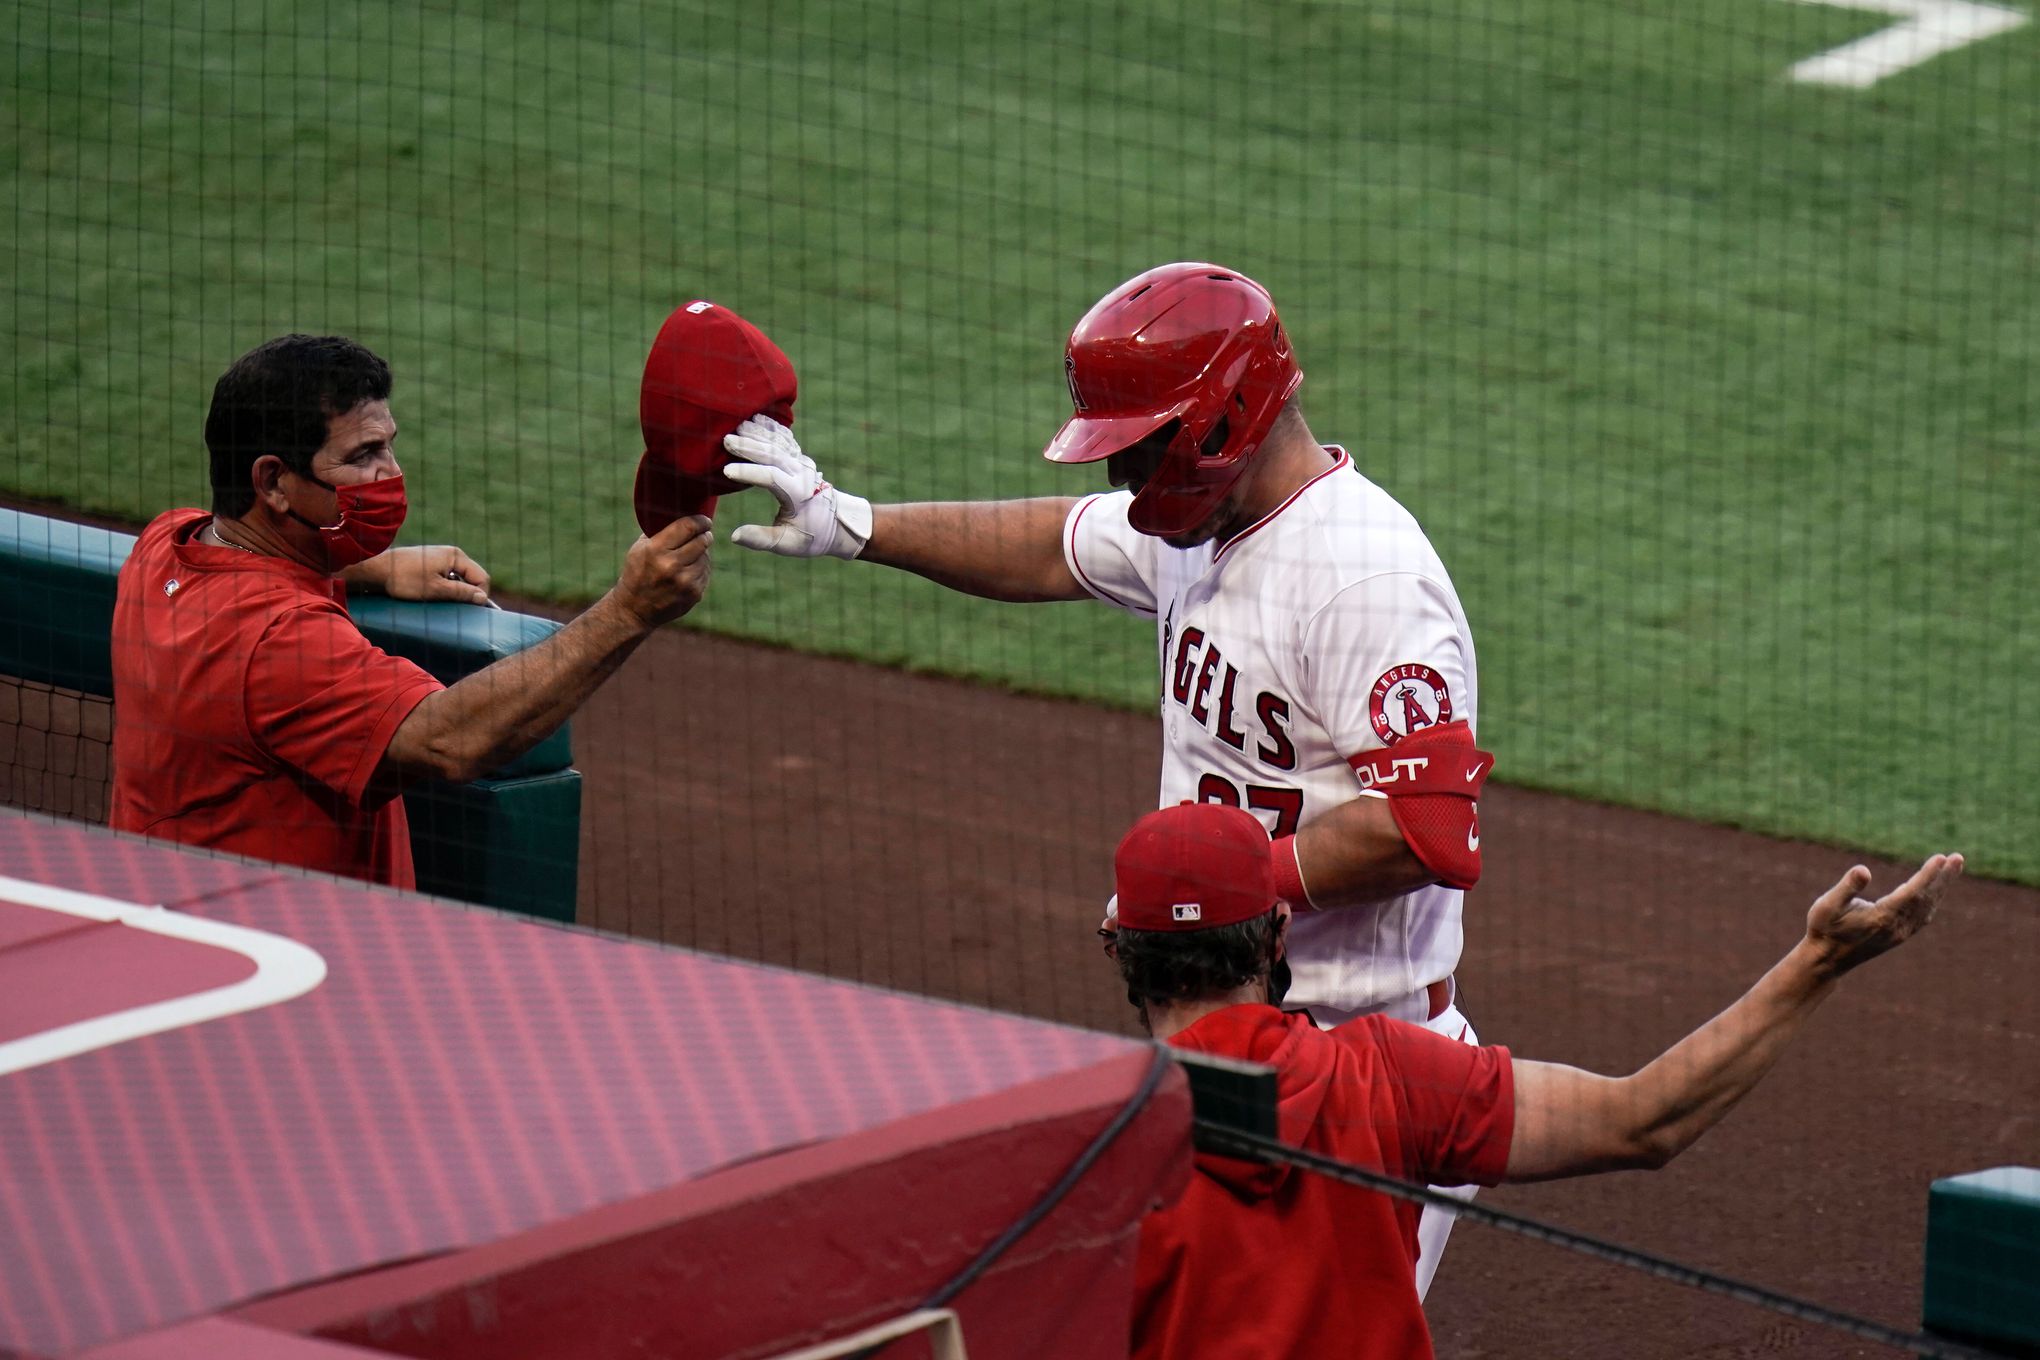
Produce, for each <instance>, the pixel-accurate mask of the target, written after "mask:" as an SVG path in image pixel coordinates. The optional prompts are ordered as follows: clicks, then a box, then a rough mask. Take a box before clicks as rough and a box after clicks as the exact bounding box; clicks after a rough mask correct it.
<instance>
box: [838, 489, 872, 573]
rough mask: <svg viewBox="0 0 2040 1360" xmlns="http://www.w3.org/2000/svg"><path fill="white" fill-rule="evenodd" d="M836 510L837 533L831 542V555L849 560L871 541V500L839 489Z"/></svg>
mask: <svg viewBox="0 0 2040 1360" xmlns="http://www.w3.org/2000/svg"><path fill="white" fill-rule="evenodd" d="M835 510H836V535H835V538H834V539H833V540H832V541H831V542H830V544H829V556H831V557H840V558H842V559H843V560H844V561H845V562H848V561H850V560H851V559H852V558H854V557H856V556H857V554H859V553H861V552H863V551H864V545H865V544H867V543H869V542H871V502H870V501H868V500H866V499H864V497H862V496H853V495H851V494H850V493H849V492H847V491H842V490H838V491H837V492H836V505H835Z"/></svg>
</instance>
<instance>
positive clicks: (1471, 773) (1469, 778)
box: [1466, 765, 1486, 784]
mask: <svg viewBox="0 0 2040 1360" xmlns="http://www.w3.org/2000/svg"><path fill="white" fill-rule="evenodd" d="M1485 768H1486V767H1485V766H1482V765H1476V766H1474V767H1473V768H1472V769H1470V770H1468V771H1467V772H1466V782H1467V783H1469V784H1471V783H1472V782H1473V781H1474V780H1476V779H1478V778H1480V772H1481V771H1482V770H1483V769H1485Z"/></svg>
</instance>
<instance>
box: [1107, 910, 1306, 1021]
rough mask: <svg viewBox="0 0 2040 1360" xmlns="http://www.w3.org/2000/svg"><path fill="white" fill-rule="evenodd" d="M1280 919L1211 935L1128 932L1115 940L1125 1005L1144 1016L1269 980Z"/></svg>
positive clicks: (1259, 919) (1269, 917)
mask: <svg viewBox="0 0 2040 1360" xmlns="http://www.w3.org/2000/svg"><path fill="white" fill-rule="evenodd" d="M1275 918H1276V913H1275V912H1273V911H1272V910H1271V911H1267V912H1264V913H1262V914H1261V915H1259V916H1253V917H1249V918H1248V919H1247V920H1244V921H1238V922H1235V923H1234V924H1232V925H1229V926H1212V927H1210V928H1209V929H1207V930H1128V929H1127V928H1126V927H1125V926H1121V927H1119V929H1118V930H1117V932H1116V933H1115V934H1114V936H1113V953H1114V954H1115V955H1116V956H1117V957H1118V960H1119V976H1120V979H1121V980H1122V981H1124V982H1125V983H1126V999H1127V1000H1128V1001H1130V1002H1132V1003H1133V1004H1134V1005H1136V1006H1138V1007H1140V1008H1141V1009H1142V1010H1146V1009H1147V1007H1148V1006H1150V1005H1152V1004H1154V1003H1156V1002H1160V1003H1162V1004H1165V1005H1183V1004H1185V1003H1194V1002H1198V1001H1202V1000H1204V999H1205V998H1207V997H1213V996H1222V995H1224V994H1225V993H1227V992H1230V991H1232V990H1233V989H1235V988H1238V987H1244V986H1246V985H1247V984H1248V983H1250V982H1253V981H1254V980H1255V979H1257V978H1265V977H1267V976H1268V975H1269V973H1270V971H1271V970H1272V969H1273V967H1274V964H1275V938H1276V931H1275Z"/></svg>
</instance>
